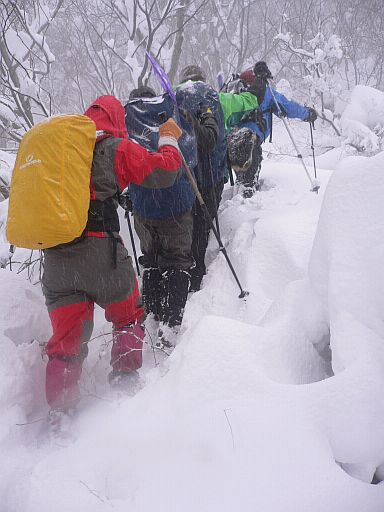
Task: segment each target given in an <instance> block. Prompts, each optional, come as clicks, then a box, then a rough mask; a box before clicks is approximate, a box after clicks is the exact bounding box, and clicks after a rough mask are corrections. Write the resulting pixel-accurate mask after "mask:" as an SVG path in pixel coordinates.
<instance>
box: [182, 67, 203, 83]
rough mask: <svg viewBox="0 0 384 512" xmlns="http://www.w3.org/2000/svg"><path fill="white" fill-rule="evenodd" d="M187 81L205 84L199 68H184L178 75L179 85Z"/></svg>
mask: <svg viewBox="0 0 384 512" xmlns="http://www.w3.org/2000/svg"><path fill="white" fill-rule="evenodd" d="M188 80H194V81H201V82H205V80H206V77H205V73H204V72H203V70H202V69H201V68H200V67H199V66H195V65H191V66H186V67H185V68H184V69H183V70H182V71H181V73H180V83H183V82H187V81H188Z"/></svg>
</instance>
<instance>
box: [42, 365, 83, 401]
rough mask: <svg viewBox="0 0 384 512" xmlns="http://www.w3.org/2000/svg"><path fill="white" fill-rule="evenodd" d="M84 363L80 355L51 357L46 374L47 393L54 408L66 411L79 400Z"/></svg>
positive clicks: (48, 399)
mask: <svg viewBox="0 0 384 512" xmlns="http://www.w3.org/2000/svg"><path fill="white" fill-rule="evenodd" d="M82 363H83V359H82V358H80V357H62V358H58V357H52V358H50V359H49V361H48V363H47V368H46V374H45V394H46V398H47V402H48V405H49V406H50V407H51V408H52V409H55V410H56V409H57V410H60V411H65V410H67V409H71V408H73V407H75V406H76V404H77V403H78V402H79V400H80V389H79V380H80V376H81V370H82Z"/></svg>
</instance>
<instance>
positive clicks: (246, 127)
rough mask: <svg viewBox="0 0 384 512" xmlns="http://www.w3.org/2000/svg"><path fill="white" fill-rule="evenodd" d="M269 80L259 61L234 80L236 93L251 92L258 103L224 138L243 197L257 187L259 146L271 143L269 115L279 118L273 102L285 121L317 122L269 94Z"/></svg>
mask: <svg viewBox="0 0 384 512" xmlns="http://www.w3.org/2000/svg"><path fill="white" fill-rule="evenodd" d="M269 79H273V77H272V74H271V72H270V70H269V68H268V66H267V64H266V63H265V62H264V61H259V62H257V63H256V64H255V66H254V68H253V70H252V69H247V70H246V71H244V72H242V73H241V74H240V75H239V79H238V80H237V82H238V83H237V85H236V90H240V91H249V90H250V89H252V92H253V93H254V94H255V95H256V97H257V101H258V108H256V109H254V110H253V111H252V112H249V113H248V114H247V115H246V116H244V117H243V119H242V120H241V122H240V123H239V124H238V125H237V126H236V128H235V129H234V130H232V132H231V133H230V134H229V136H228V147H229V155H230V158H231V161H232V164H233V168H234V169H235V171H236V175H237V181H238V182H239V183H241V184H242V185H243V186H244V187H245V188H244V191H243V196H244V197H251V196H252V195H253V193H254V192H255V190H257V189H258V186H259V174H260V168H261V161H262V159H263V157H262V149H261V145H262V143H263V142H264V141H265V140H266V139H267V138H268V136H270V142H271V141H272V138H271V137H272V114H274V115H276V116H279V115H280V114H279V110H278V108H277V106H276V102H275V99H276V101H277V102H278V105H279V107H280V110H281V111H282V113H283V115H284V116H286V117H289V118H296V119H301V120H302V121H307V122H309V123H314V122H315V120H316V119H317V113H316V111H315V110H314V109H313V108H311V107H304V106H302V105H300V104H298V103H296V102H295V101H290V100H288V99H287V98H286V97H285V96H284V95H283V94H281V93H279V92H277V91H275V90H273V93H272V92H271V89H270V85H269V83H268V80H269ZM241 84H242V86H241ZM274 97H275V99H274Z"/></svg>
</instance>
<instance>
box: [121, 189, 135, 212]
mask: <svg viewBox="0 0 384 512" xmlns="http://www.w3.org/2000/svg"><path fill="white" fill-rule="evenodd" d="M118 201H119V205H120V206H121V207H122V208H124V210H125V211H126V212H133V204H132V201H131V198H130V197H129V192H128V190H125V191H124V192H123V193H122V194H119V196H118Z"/></svg>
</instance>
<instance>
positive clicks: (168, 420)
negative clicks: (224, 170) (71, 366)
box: [0, 128, 384, 512]
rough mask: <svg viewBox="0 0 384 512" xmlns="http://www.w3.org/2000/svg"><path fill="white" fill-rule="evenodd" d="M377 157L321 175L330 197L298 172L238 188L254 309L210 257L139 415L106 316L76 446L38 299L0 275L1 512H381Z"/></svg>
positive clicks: (238, 240)
mask: <svg viewBox="0 0 384 512" xmlns="http://www.w3.org/2000/svg"><path fill="white" fill-rule="evenodd" d="M277 129H278V128H277ZM303 133H304V132H303ZM303 137H304V135H303ZM279 149H280V152H284V151H283V150H282V148H278V150H279ZM338 157H340V158H342V156H340V155H338ZM383 158H384V154H383V153H380V154H379V155H377V156H376V157H374V158H349V159H344V160H341V163H340V164H339V165H338V166H337V168H336V171H334V172H332V171H330V170H326V169H323V168H320V169H319V177H320V181H321V183H322V188H321V189H320V193H319V194H318V195H316V194H314V193H311V192H309V183H308V181H307V179H306V177H305V175H304V172H303V170H302V168H301V167H300V166H298V165H297V163H295V161H294V160H293V159H292V158H287V157H282V158H281V159H280V160H279V161H278V162H274V161H265V162H264V164H263V171H262V176H263V178H264V185H263V190H262V191H261V192H260V193H258V194H256V195H255V196H254V197H253V198H251V199H248V200H244V199H243V198H242V197H241V196H240V195H239V194H236V190H235V191H233V190H232V189H231V188H230V187H227V188H226V190H225V193H224V200H223V203H222V206H221V209H220V223H221V231H222V234H223V240H224V242H225V245H226V246H227V249H228V253H229V255H230V257H231V259H232V261H233V264H234V266H235V268H236V270H237V271H238V274H239V278H240V280H241V282H242V284H243V286H244V287H245V288H246V289H248V290H249V291H250V296H249V298H248V299H247V301H246V302H245V301H242V300H239V299H238V297H237V296H238V289H237V287H236V283H235V282H234V280H233V278H232V276H231V275H230V273H229V271H228V267H227V265H226V263H225V261H224V259H223V257H222V256H221V255H218V253H217V247H216V244H215V242H214V240H211V243H210V247H209V254H208V258H209V261H210V266H209V272H208V275H207V276H206V278H205V279H204V281H203V289H202V290H201V291H200V292H198V293H196V294H194V295H193V296H192V297H191V298H190V299H189V301H188V304H187V308H186V312H185V318H184V323H183V328H182V335H181V338H180V340H179V344H178V346H177V347H176V349H175V350H174V352H173V354H172V355H171V356H170V357H168V358H167V357H165V356H164V354H161V353H153V351H152V350H150V347H147V349H146V352H145V364H144V368H143V372H142V375H143V378H144V379H145V381H146V386H145V387H144V389H143V390H142V391H141V392H139V393H138V394H137V395H136V396H135V397H134V398H126V397H122V396H120V397H116V395H114V394H113V393H111V392H110V391H109V388H108V385H107V373H108V371H109V350H110V334H108V333H110V326H108V324H106V323H104V320H103V316H102V311H100V310H98V311H97V322H96V325H97V329H95V332H94V336H95V339H94V340H93V341H92V343H91V344H90V355H89V357H88V359H87V361H86V365H85V371H84V374H83V377H82V390H83V395H84V400H83V402H82V405H81V408H80V411H79V415H78V416H77V417H76V418H75V419H74V421H73V425H72V434H73V438H71V439H68V440H64V439H60V440H57V439H50V438H49V437H48V435H47V428H46V425H45V421H44V417H45V414H46V412H47V409H46V406H45V403H44V395H43V380H44V361H43V360H42V359H41V356H40V347H39V343H38V342H41V341H43V340H44V338H47V337H48V336H49V325H48V324H47V323H46V322H47V317H46V313H45V309H44V306H43V299H42V297H41V292H40V290H39V288H38V286H32V285H30V284H28V283H26V282H25V279H24V282H22V280H23V277H22V276H15V275H14V273H13V272H9V270H0V282H1V285H0V286H1V288H0V290H1V292H0V304H1V312H2V313H1V315H0V387H1V394H0V397H1V398H0V404H1V415H0V454H1V459H2V462H3V463H2V465H1V469H0V497H1V503H2V506H1V510H4V511H6V512H48V511H51V510H55V511H56V512H77V511H79V512H80V511H81V512H85V511H86V512H88V511H89V512H91V511H92V512H101V511H102V512H104V511H107V510H115V511H118V512H123V511H124V512H125V511H127V510H130V511H140V512H149V511H153V510H156V511H158V512H163V511H164V512H165V511H167V512H169V511H181V510H182V511H183V512H184V511H186V512H189V511H196V510H197V509H198V510H199V511H207V512H208V511H210V512H212V511H217V512H219V511H220V512H222V511H228V512H230V511H231V512H233V511H234V510H239V511H243V510H244V511H248V510H249V511H251V510H252V511H253V510H260V511H263V512H280V511H281V512H307V511H308V510H311V512H325V511H327V512H343V511H346V512H347V511H348V512H361V511H364V512H382V510H383V509H384V485H381V484H379V485H371V484H369V483H368V482H370V481H371V480H372V477H373V473H374V471H375V469H376V467H377V466H379V465H380V464H383V463H384V429H383V428H382V426H383V424H384V402H383V400H382V394H383V390H384V371H383V367H384V354H383V348H382V347H383V346H384V345H383V342H384V340H383V338H384V332H383V323H382V311H383V304H382V301H383V299H382V294H381V290H382V289H383V284H384V283H383V278H384V273H383V272H382V270H381V268H382V261H383V256H384V254H383V249H384V248H383V240H384V237H383V233H382V230H383V227H382V225H381V224H380V222H379V221H380V219H381V218H382V213H383V211H382V209H383V206H382V201H381V198H382V197H383V194H384V182H383V178H382V175H381V174H382V173H380V169H382V167H383V163H384V162H383ZM329 179H330V181H329V186H328V189H327V190H325V189H326V185H327V183H328V180H329ZM320 211H321V213H320ZM319 216H320V221H319ZM127 245H128V246H129V242H128V243H127ZM13 296H14V297H15V298H16V299H15V300H13ZM17 311H19V318H17V317H16V318H15V314H16V313H15V312H17ZM3 312H5V313H3ZM12 314H13V316H11V315H12ZM23 322H26V325H30V330H28V329H27V328H26V327H25V325H24V324H23ZM18 325H20V331H17V334H16V335H15V334H14V332H13V333H12V331H11V335H10V331H9V329H10V327H11V326H13V327H15V326H18ZM23 325H24V327H23ZM7 329H8V330H7ZM102 332H104V333H105V334H104V335H102V336H100V333H102ZM28 335H29V337H28ZM32 339H34V340H37V341H35V342H33V343H30V341H31V340H32ZM148 342H149V340H148ZM16 343H18V345H17V346H16ZM20 343H21V344H20ZM329 344H330V347H331V350H332V352H331V350H330V348H329ZM155 358H156V361H155ZM155 362H156V363H157V365H155ZM35 420H37V421H35ZM34 421H35V422H34ZM382 473H383V474H382V478H384V466H383V471H382ZM351 475H352V476H351Z"/></svg>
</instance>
